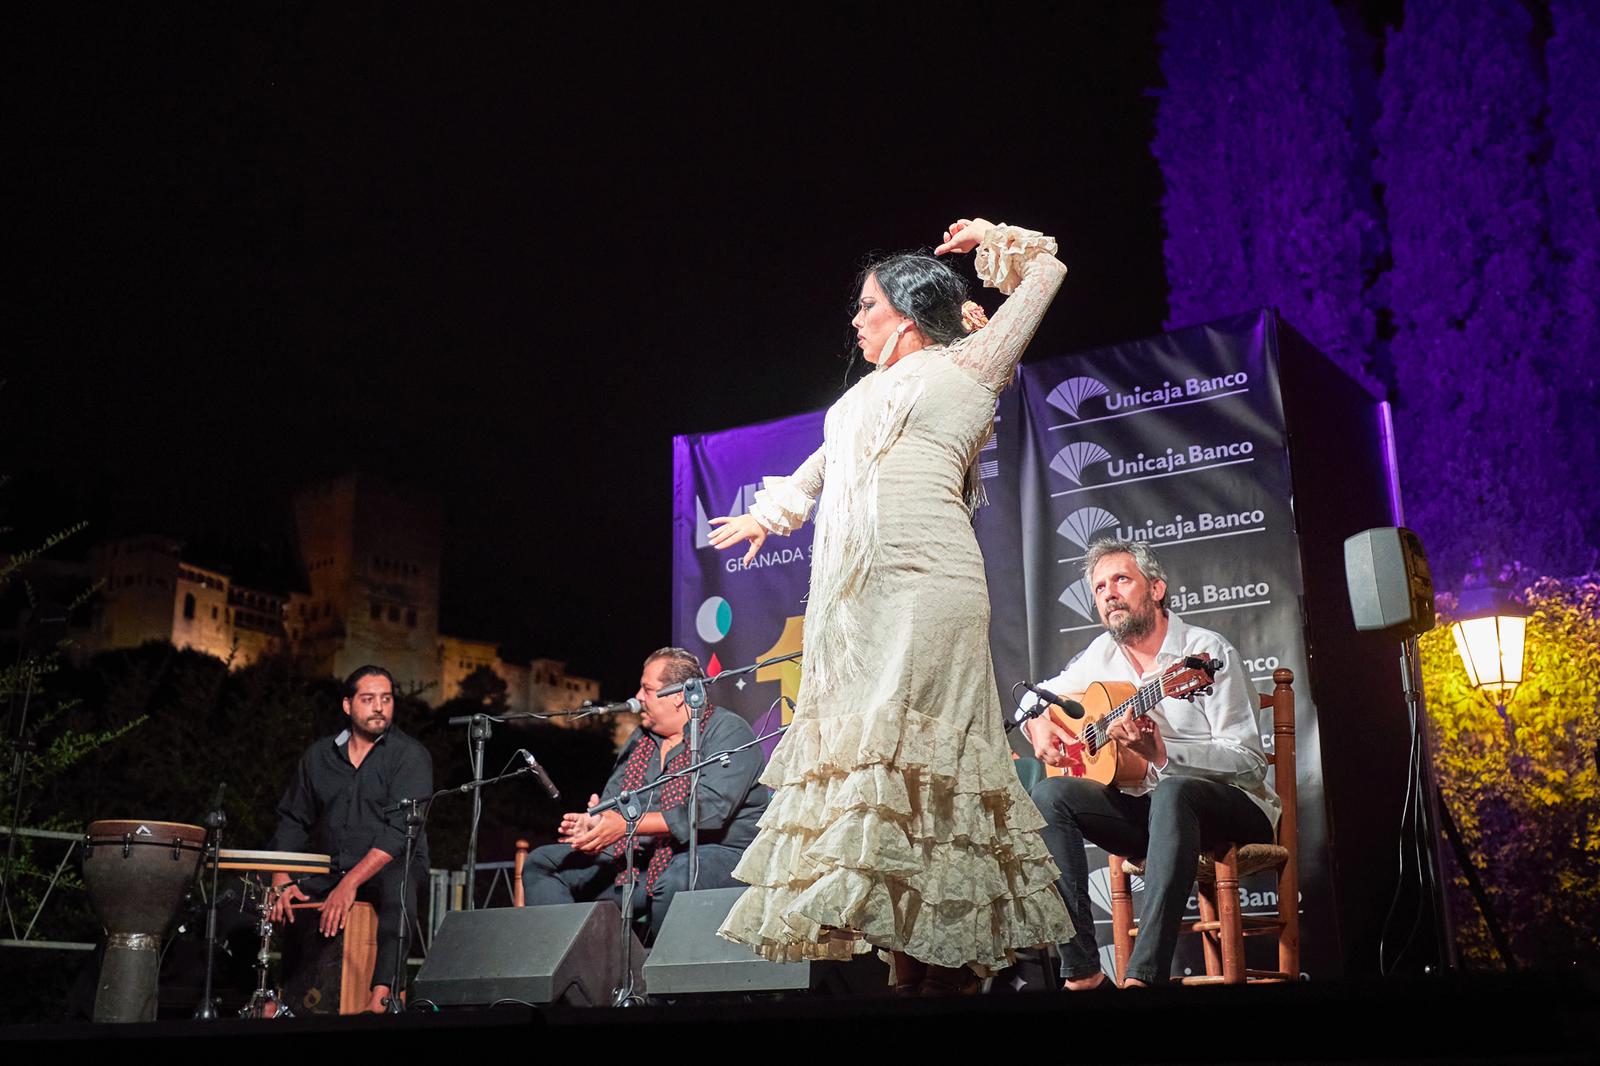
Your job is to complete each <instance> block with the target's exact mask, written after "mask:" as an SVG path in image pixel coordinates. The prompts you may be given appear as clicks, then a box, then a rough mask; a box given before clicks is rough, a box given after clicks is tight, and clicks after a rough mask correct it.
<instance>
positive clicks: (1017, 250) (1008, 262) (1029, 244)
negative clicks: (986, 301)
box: [972, 222, 1056, 296]
mask: <svg viewBox="0 0 1600 1066" xmlns="http://www.w3.org/2000/svg"><path fill="white" fill-rule="evenodd" d="M1055 254H1056V239H1055V238H1054V237H1046V236H1045V235H1044V234H1042V233H1040V232H1039V231H1038V230H1031V229H1023V228H1022V227H1021V226H1008V225H1006V224H1005V223H1003V222H1002V223H1000V224H999V225H996V226H993V227H991V228H990V230H989V232H988V233H986V234H984V236H983V243H982V244H980V245H978V248H977V252H976V254H975V255H974V256H973V261H972V266H973V269H974V270H975V271H976V272H977V275H978V278H979V279H980V280H981V281H982V282H983V283H984V284H985V285H987V286H989V287H990V288H993V289H999V290H1000V291H1001V292H1003V293H1005V294H1006V295H1007V296H1010V295H1011V294H1012V293H1013V292H1015V291H1016V288H1017V286H1018V285H1020V284H1022V277H1023V275H1024V274H1025V273H1026V264H1027V262H1028V260H1030V259H1032V258H1033V257H1034V256H1036V255H1055Z"/></svg>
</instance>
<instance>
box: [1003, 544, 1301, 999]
mask: <svg viewBox="0 0 1600 1066" xmlns="http://www.w3.org/2000/svg"><path fill="white" fill-rule="evenodd" d="M1083 570H1084V575H1085V576H1086V577H1087V578H1088V579H1089V586H1090V589H1091V590H1092V591H1093V593H1094V601H1095V609H1096V611H1097V612H1098V613H1099V616H1100V621H1101V623H1102V624H1103V625H1104V626H1105V627H1106V632H1104V633H1102V634H1101V635H1100V636H1098V637H1096V638H1095V640H1094V643H1092V644H1090V645H1089V646H1088V647H1087V648H1085V649H1084V650H1083V652H1082V653H1080V654H1079V655H1078V656H1077V658H1075V659H1073V660H1072V662H1070V663H1069V664H1068V665H1067V668H1066V669H1065V670H1063V671H1062V672H1061V673H1060V674H1057V675H1056V676H1055V677H1053V678H1051V679H1050V680H1048V681H1045V682H1043V684H1042V687H1043V688H1046V689H1049V690H1051V691H1053V692H1083V691H1085V690H1087V689H1088V688H1089V686H1090V685H1091V684H1092V683H1093V682H1096V681H1126V682H1131V683H1133V684H1134V685H1139V684H1141V683H1144V682H1147V681H1149V680H1150V679H1152V678H1154V677H1157V676H1159V675H1160V674H1161V672H1162V671H1163V670H1165V669H1166V668H1167V667H1169V666H1171V665H1172V664H1174V663H1176V662H1179V661H1181V660H1182V659H1184V658H1186V657H1187V656H1191V655H1204V656H1209V657H1211V658H1214V659H1219V660H1221V661H1222V662H1223V663H1224V664H1225V666H1224V668H1223V670H1222V671H1221V672H1220V673H1218V675H1217V678H1216V682H1215V685H1214V687H1213V689H1212V692H1211V693H1210V694H1209V695H1205V696H1198V697H1196V698H1195V699H1193V700H1183V699H1164V700H1162V701H1161V702H1160V704H1158V705H1157V706H1156V707H1155V708H1153V709H1152V710H1151V711H1150V712H1149V713H1148V714H1146V715H1142V716H1140V717H1139V718H1137V719H1133V718H1130V717H1128V716H1124V717H1123V718H1122V719H1120V720H1119V721H1118V722H1117V723H1116V724H1115V725H1113V726H1112V727H1111V728H1110V729H1109V730H1108V735H1109V736H1110V737H1111V739H1113V740H1115V741H1117V742H1118V743H1119V744H1122V745H1124V746H1126V747H1127V748H1129V749H1131V750H1132V751H1133V752H1135V753H1136V754H1138V755H1141V756H1143V757H1144V758H1145V759H1146V760H1147V761H1148V763H1149V768H1148V770H1147V771H1146V775H1145V778H1144V780H1143V781H1141V782H1139V783H1138V784H1136V785H1134V786H1131V787H1119V786H1117V785H1114V784H1113V785H1102V784H1099V783H1098V782H1095V781H1092V780H1089V779H1088V778H1084V777H1049V778H1046V779H1044V780H1043V781H1041V782H1039V784H1038V785H1037V786H1035V787H1034V789H1033V801H1034V803H1035V804H1037V805H1038V807H1039V812H1040V813H1041V814H1042V815H1044V819H1045V822H1046V826H1045V829H1044V831H1043V835H1044V840H1045V845H1046V846H1047V847H1048V848H1049V849H1050V854H1051V856H1052V857H1053V858H1054V859H1055V861H1056V865H1057V866H1059V867H1060V868H1061V880H1060V882H1059V886H1060V888H1061V896H1062V898H1063V899H1065V900H1066V903H1067V910H1068V911H1069V912H1070V913H1071V915H1072V924H1073V928H1074V929H1075V930H1076V932H1075V935H1074V936H1073V938H1072V940H1071V941H1070V942H1068V943H1065V944H1062V945H1061V946H1060V950H1061V976H1062V977H1063V978H1064V979H1065V981H1066V988H1067V989H1068V990H1069V991H1074V992H1079V991H1088V990H1091V989H1096V988H1113V987H1115V986H1114V985H1113V984H1112V983H1110V978H1109V977H1108V976H1107V975H1106V974H1105V973H1104V972H1103V971H1102V969H1101V966H1100V958H1099V953H1098V951H1097V950H1096V945H1095V935H1094V914H1093V912H1092V911H1091V910H1090V907H1089V870H1088V862H1087V859H1086V857H1085V855H1084V850H1083V842H1084V841H1085V840H1090V841H1093V842H1094V843H1095V844H1098V845H1100V846H1101V847H1103V848H1105V849H1106V850H1107V851H1110V852H1113V853H1115V854H1118V855H1131V856H1144V857H1147V859H1148V862H1147V863H1146V872H1145V876H1144V903H1143V907H1142V909H1141V913H1140V916H1139V917H1140V926H1139V936H1138V938H1137V939H1136V940H1135V946H1134V950H1133V956H1132V957H1131V958H1130V959H1129V960H1128V967H1127V973H1126V974H1124V975H1123V987H1125V988H1127V987H1144V986H1147V985H1154V984H1159V983H1161V982H1164V981H1165V980H1166V979H1167V976H1168V974H1169V972H1170V970H1171V968H1172V955H1173V951H1174V950H1175V948H1176V947H1177V940H1178V927H1179V926H1180V925H1181V924H1182V923H1183V915H1184V906H1185V902H1186V900H1187V898H1188V894H1189V887H1190V885H1191V884H1192V883H1193V882H1194V875H1195V868H1196V866H1197V865H1198V862H1199V856H1200V852H1201V851H1202V850H1203V849H1205V848H1209V847H1213V846H1215V845H1217V844H1219V843H1222V842H1224V841H1229V840H1232V841H1237V842H1238V843H1241V844H1247V843H1269V842H1271V841H1272V840H1274V839H1275V837H1274V832H1275V827H1276V825H1277V821H1278V814H1279V811H1280V810H1281V805H1280V804H1279V802H1278V797H1277V795H1276V793H1274V792H1273V789H1272V780H1271V777H1270V775H1268V773H1267V757H1266V752H1265V750H1264V749H1263V748H1262V744H1261V735H1260V732H1259V730H1258V727H1257V722H1256V708H1257V705H1258V704H1257V699H1256V694H1255V692H1254V690H1252V689H1251V687H1250V685H1249V683H1248V680H1249V679H1248V678H1246V677H1244V676H1242V672H1241V671H1240V670H1239V669H1238V664H1239V663H1240V658H1239V653H1238V652H1237V651H1235V650H1234V648H1233V646H1232V645H1231V644H1229V643H1228V642H1227V641H1226V640H1224V639H1223V638H1222V637H1221V636H1219V635H1218V634H1216V633H1213V632H1211V631H1210V630H1208V629H1201V628H1200V627H1199V626H1193V625H1189V624H1188V623H1186V622H1184V621H1183V620H1182V619H1181V618H1179V617H1178V616H1177V615H1175V614H1172V613H1171V612H1169V611H1168V610H1167V580H1166V571H1165V570H1163V569H1162V567H1161V564H1160V562H1158V561H1157V560H1156V557H1155V556H1154V555H1153V554H1152V553H1151V551H1150V548H1149V546H1148V545H1145V544H1143V543H1139V542H1134V541H1126V540H1112V539H1105V540H1100V541H1096V542H1095V543H1094V544H1093V545H1091V546H1090V548H1089V553H1088V555H1087V556H1085V558H1084V564H1083ZM1032 699H1033V697H1032V696H1031V695H1030V696H1029V697H1028V700H1029V701H1030V702H1031V701H1032ZM1025 706H1026V704H1025ZM1023 730H1024V732H1025V733H1026V734H1027V737H1028V740H1029V742H1030V743H1032V744H1033V750H1034V754H1035V755H1037V756H1038V757H1039V759H1041V760H1042V761H1044V762H1046V763H1048V764H1049V765H1051V766H1070V765H1071V764H1072V763H1073V762H1075V761H1077V760H1079V759H1080V758H1081V754H1080V752H1079V751H1078V750H1077V749H1078V747H1079V741H1078V740H1077V739H1076V738H1075V737H1074V736H1073V735H1072V734H1071V733H1069V732H1067V731H1066V730H1065V729H1063V728H1061V727H1060V726H1059V725H1057V724H1056V723H1055V722H1054V721H1051V720H1050V719H1049V718H1048V717H1041V718H1035V719H1033V720H1031V721H1029V722H1027V723H1026V724H1025V725H1024V726H1023Z"/></svg>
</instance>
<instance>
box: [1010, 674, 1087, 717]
mask: <svg viewBox="0 0 1600 1066" xmlns="http://www.w3.org/2000/svg"><path fill="white" fill-rule="evenodd" d="M1022 687H1023V688H1025V689H1027V690H1028V691H1029V692H1031V693H1033V694H1034V695H1035V696H1037V697H1039V699H1040V700H1041V701H1042V702H1044V703H1053V704H1055V705H1056V706H1057V707H1059V708H1061V710H1062V713H1064V714H1065V715H1066V716H1067V717H1068V718H1082V717H1083V704H1081V703H1079V702H1078V701H1077V700H1069V699H1067V698H1066V697H1065V696H1058V695H1056V694H1055V693H1054V692H1051V691H1050V690H1049V689H1043V688H1040V687H1039V686H1038V685H1032V684H1029V683H1028V682H1026V681H1024V682H1023V683H1022ZM1017 713H1018V714H1019V715H1027V712H1026V711H1019V712H1017ZM1027 716H1028V717H1030V718H1031V717H1032V715H1027ZM1018 721H1021V718H1018Z"/></svg>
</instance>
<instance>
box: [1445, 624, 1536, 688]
mask: <svg viewBox="0 0 1600 1066" xmlns="http://www.w3.org/2000/svg"><path fill="white" fill-rule="evenodd" d="M1451 633H1452V634H1453V635H1454V637H1455V640H1456V651H1457V652H1458V653H1459V654H1460V655H1461V663H1462V665H1463V666H1465V667H1466V670H1467V680H1468V681H1469V682H1470V683H1471V684H1472V687H1473V688H1480V689H1487V690H1488V691H1490V692H1505V691H1509V690H1511V689H1514V688H1516V687H1517V685H1519V684H1521V682H1522V653H1523V647H1524V645H1525V643H1526V637H1527V619H1525V618H1516V617H1513V616H1510V615H1499V616H1490V617H1488V618H1469V619H1467V620H1466V621H1463V622H1457V623H1456V624H1455V625H1454V626H1452V627H1451Z"/></svg>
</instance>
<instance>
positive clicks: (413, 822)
mask: <svg viewBox="0 0 1600 1066" xmlns="http://www.w3.org/2000/svg"><path fill="white" fill-rule="evenodd" d="M477 795H478V793H477V790H473V798H474V799H476V798H477ZM425 802H426V803H428V804H429V805H430V806H431V805H432V803H433V797H432V796H430V797H428V799H427V800H416V799H405V800H401V801H400V807H401V809H402V810H404V811H405V813H406V855H405V862H406V864H405V865H404V866H402V867H401V868H400V921H399V922H398V923H397V928H396V929H395V931H394V937H395V940H396V941H397V943H396V944H395V953H394V980H393V981H391V982H390V984H389V995H388V996H387V998H385V1000H384V1004H383V1009H384V1013H385V1014H402V1013H404V1012H405V1009H406V1005H405V1003H404V1001H403V1000H402V999H401V998H400V993H401V989H403V988H405V979H406V956H407V955H408V954H410V952H409V951H407V948H408V946H409V945H408V944H407V943H406V941H407V939H408V937H407V934H408V933H409V932H410V930H409V929H408V928H407V927H406V923H407V922H408V921H409V920H410V919H408V918H407V917H406V904H407V902H408V901H407V899H406V897H407V896H408V895H410V892H411V859H412V856H413V855H415V854H416V848H417V837H418V836H420V835H421V833H422V823H423V822H424V821H425V820H426V819H427V817H428V814H427V812H426V811H424V810H421V809H420V808H421V807H422V804H423V803H425Z"/></svg>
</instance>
